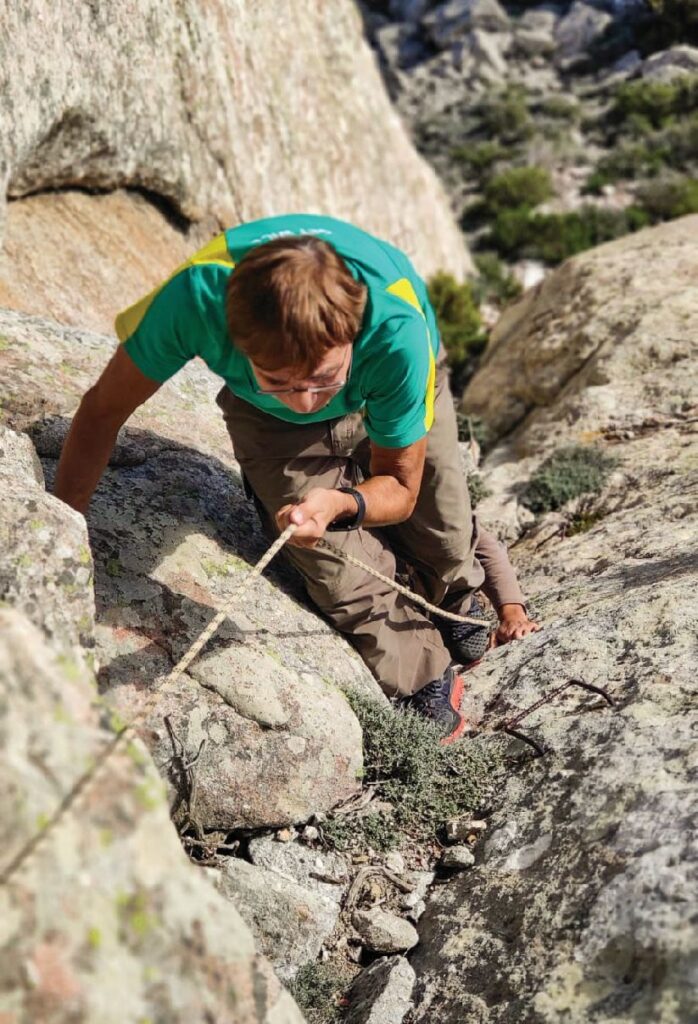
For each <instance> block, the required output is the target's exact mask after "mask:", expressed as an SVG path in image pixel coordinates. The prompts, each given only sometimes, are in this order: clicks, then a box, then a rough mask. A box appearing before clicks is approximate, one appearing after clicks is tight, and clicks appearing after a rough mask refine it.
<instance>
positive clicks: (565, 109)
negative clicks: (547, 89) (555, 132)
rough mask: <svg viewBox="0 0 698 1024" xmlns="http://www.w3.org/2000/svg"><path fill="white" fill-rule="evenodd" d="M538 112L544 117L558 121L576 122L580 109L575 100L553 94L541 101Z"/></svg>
mask: <svg viewBox="0 0 698 1024" xmlns="http://www.w3.org/2000/svg"><path fill="white" fill-rule="evenodd" d="M540 110H541V113H542V114H545V116H546V117H552V118H555V119H556V120H558V121H578V120H579V118H580V116H581V108H580V106H579V103H577V102H576V100H570V99H568V98H567V97H566V96H559V95H555V94H553V95H552V96H547V97H546V98H545V99H544V100H543V101H542V103H541V105H540Z"/></svg>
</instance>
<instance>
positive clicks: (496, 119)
mask: <svg viewBox="0 0 698 1024" xmlns="http://www.w3.org/2000/svg"><path fill="white" fill-rule="evenodd" d="M478 113H479V115H480V119H481V125H482V128H483V129H484V131H485V132H486V133H487V135H488V136H490V137H492V136H494V138H495V139H498V140H499V141H500V142H503V143H508V144H509V145H511V144H512V143H516V142H524V141H525V140H526V139H528V138H530V137H531V135H532V133H533V121H532V120H531V115H530V114H529V111H528V104H527V102H526V94H525V92H524V91H523V90H522V89H521V88H520V87H516V86H509V87H508V88H506V89H504V90H503V91H501V92H498V93H495V94H494V95H493V96H489V97H487V99H485V100H483V102H482V103H481V105H480V107H479V110H478Z"/></svg>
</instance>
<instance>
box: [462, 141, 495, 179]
mask: <svg viewBox="0 0 698 1024" xmlns="http://www.w3.org/2000/svg"><path fill="white" fill-rule="evenodd" d="M507 152H508V151H507V149H506V148H505V147H504V146H502V145H501V144H500V143H499V142H490V141H487V142H473V143H465V144H464V145H461V146H456V147H455V148H454V149H452V150H451V157H452V159H454V160H455V161H456V162H457V163H459V164H461V165H462V166H463V167H465V169H466V170H467V171H468V173H469V174H471V175H474V176H475V178H477V179H478V180H480V179H481V178H482V177H483V176H484V174H486V172H487V171H489V170H490V169H491V168H492V166H493V164H495V163H497V161H498V160H502V159H503V158H504V157H505V156H507Z"/></svg>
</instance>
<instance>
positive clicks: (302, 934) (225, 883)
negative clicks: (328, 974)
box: [217, 857, 339, 982]
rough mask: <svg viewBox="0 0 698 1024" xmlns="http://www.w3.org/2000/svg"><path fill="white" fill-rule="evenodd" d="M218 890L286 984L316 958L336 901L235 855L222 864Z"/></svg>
mask: <svg viewBox="0 0 698 1024" xmlns="http://www.w3.org/2000/svg"><path fill="white" fill-rule="evenodd" d="M217 888H218V889H219V891H220V892H222V893H223V894H224V895H225V896H227V897H228V899H230V900H232V902H233V903H234V904H235V906H236V907H237V908H238V910H239V911H240V914H241V915H242V917H243V919H244V920H245V922H246V923H247V924H248V925H249V927H250V929H251V930H252V933H253V935H254V936H255V939H256V940H257V943H258V944H259V947H260V949H261V950H262V952H263V953H264V954H265V955H266V956H268V957H269V960H270V961H271V962H272V963H273V965H274V968H275V970H276V973H277V974H278V975H279V977H280V978H281V979H282V980H283V981H285V982H288V981H290V980H291V979H292V978H293V977H294V975H295V974H296V972H297V971H298V968H299V967H302V965H303V964H306V963H308V962H309V961H312V960H315V959H317V957H318V955H319V953H320V947H321V946H322V943H323V941H324V940H325V939H326V938H327V936H328V935H329V934H330V933H331V932H332V930H333V928H334V926H335V925H336V923H337V919H338V917H339V904H338V903H337V902H336V900H333V899H329V898H328V897H327V896H325V895H323V894H322V893H320V892H318V891H312V890H311V889H309V888H308V887H307V886H305V885H301V884H299V883H298V882H296V881H293V880H292V879H290V878H288V877H287V876H286V875H281V874H279V873H278V872H277V871H273V870H269V869H267V868H262V867H258V866H257V865H255V864H249V863H248V862H247V861H246V860H239V859H238V858H237V857H230V858H228V860H227V861H226V863H225V865H224V867H223V868H222V870H221V872H220V875H219V878H218V881H217Z"/></svg>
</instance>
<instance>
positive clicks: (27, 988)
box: [0, 610, 303, 1024]
mask: <svg viewBox="0 0 698 1024" xmlns="http://www.w3.org/2000/svg"><path fill="white" fill-rule="evenodd" d="M0 689H1V690H2V700H0V739H1V742H0V785H1V787H2V793H3V803H2V810H1V811H0V848H1V850H2V853H1V854H0V870H1V871H4V870H5V869H7V868H8V866H9V865H10V864H11V863H12V861H13V859H14V858H15V857H16V855H17V854H18V853H19V852H20V851H21V850H22V848H23V847H24V845H25V844H26V843H27V842H29V841H30V840H31V839H32V838H33V837H34V836H35V835H36V834H37V833H39V832H41V830H42V829H43V828H45V825H46V822H47V821H48V819H49V818H50V817H51V816H52V815H53V814H54V812H55V811H56V810H57V808H58V807H59V805H60V804H61V801H62V800H64V798H65V797H66V795H67V794H68V793H69V791H70V790H71V789H72V787H73V786H74V785H75V783H76V782H77V780H78V779H79V778H80V776H81V774H82V773H83V772H84V771H85V770H86V769H87V767H88V766H89V765H90V764H93V763H94V761H95V759H96V758H97V757H98V756H99V755H100V753H101V752H102V751H103V750H104V748H105V745H106V744H108V743H109V742H110V741H111V740H112V738H113V734H112V733H111V732H110V731H109V730H108V729H107V728H105V727H104V726H103V725H101V724H100V717H101V716H102V712H101V711H100V708H99V707H98V705H97V704H96V691H95V688H94V683H93V681H92V680H91V679H90V676H89V673H87V672H85V671H84V669H80V668H77V669H75V668H71V669H70V670H68V669H66V667H65V666H63V665H62V663H61V660H60V658H57V657H56V656H55V654H54V653H53V652H52V651H51V650H50V649H49V648H48V647H47V646H46V645H45V643H44V641H43V639H42V636H41V634H40V633H39V631H38V630H37V629H36V628H35V627H33V626H31V625H30V624H29V623H28V621H27V620H26V619H25V618H24V617H23V616H22V615H21V614H20V613H19V612H17V611H11V610H10V611H8V610H0ZM0 949H1V950H2V982H1V983H0V1017H1V1018H2V1019H3V1020H6V1021H8V1022H9V1021H41V1022H42V1024H68V1022H71V1024H93V1022H96V1021H99V1024H143V1022H144V1021H146V1020H152V1021H155V1020H163V1021H164V1020H166V1021H168V1022H172V1024H180V1022H181V1024H184V1022H185V1021H186V1022H190V1021H203V1020H215V1021H220V1022H221V1024H253V1022H254V1024H302V1022H303V1017H302V1015H301V1013H300V1012H299V1010H298V1009H297V1007H296V1005H295V1003H294V1002H293V1000H292V999H291V997H290V996H289V995H288V993H286V992H284V991H283V990H282V989H281V987H280V985H279V983H278V981H277V980H276V978H275V976H274V973H273V971H272V970H271V967H270V965H269V964H268V963H267V962H266V961H265V960H264V958H263V957H261V956H260V955H259V954H258V953H257V952H256V950H255V945H254V941H253V939H252V936H251V934H250V932H249V930H248V928H247V927H246V925H245V924H244V923H243V921H242V920H241V918H240V916H239V914H238V913H237V911H236V910H235V909H234V907H232V906H231V905H230V903H228V902H227V901H226V900H225V899H223V898H222V897H221V896H220V895H219V894H218V893H217V892H216V891H215V890H214V888H213V886H212V885H211V884H210V882H209V881H208V880H207V879H206V878H205V876H204V875H203V874H202V872H201V870H200V869H197V868H195V867H194V866H193V865H191V864H189V863H188V862H187V859H186V856H185V855H184V853H183V851H182V848H181V845H180V843H179V840H178V838H177V835H176V833H175V831H174V829H173V827H172V825H171V823H170V820H169V817H168V811H167V804H166V802H165V799H164V795H163V787H162V783H161V781H160V779H159V778H158V776H157V773H156V772H155V770H154V768H153V765H152V763H151V762H150V759H149V757H148V755H147V752H146V751H145V749H144V748H143V746H142V745H141V743H140V742H138V741H137V740H133V741H131V742H129V743H124V744H123V745H122V746H121V748H120V749H118V750H117V752H116V753H114V754H112V756H111V757H110V759H109V760H108V762H107V763H106V766H105V767H104V769H103V770H102V771H100V772H99V774H98V775H97V776H96V777H95V781H94V782H93V784H92V785H90V787H89V788H88V789H86V790H85V791H84V792H83V795H82V796H81V797H80V798H79V799H78V801H77V802H76V803H75V804H74V805H73V807H72V808H71V809H69V810H68V811H67V812H66V813H65V814H64V815H63V817H62V819H61V821H60V823H59V824H58V826H57V827H56V828H55V829H54V830H53V831H51V832H50V833H49V834H48V835H47V837H46V838H45V839H44V840H43V841H42V842H41V843H40V845H39V846H38V847H36V848H35V850H34V852H33V853H32V854H31V856H30V857H29V858H28V859H26V860H24V861H23V863H22V865H21V867H19V869H18V870H17V871H15V872H14V873H13V874H12V876H11V878H10V879H9V881H7V880H6V884H4V885H3V887H2V888H1V889H0Z"/></svg>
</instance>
